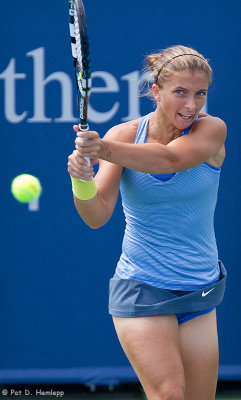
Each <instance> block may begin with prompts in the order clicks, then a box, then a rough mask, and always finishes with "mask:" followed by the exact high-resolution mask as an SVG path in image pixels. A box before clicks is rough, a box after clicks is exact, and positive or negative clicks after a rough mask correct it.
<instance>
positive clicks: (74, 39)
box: [69, 0, 91, 165]
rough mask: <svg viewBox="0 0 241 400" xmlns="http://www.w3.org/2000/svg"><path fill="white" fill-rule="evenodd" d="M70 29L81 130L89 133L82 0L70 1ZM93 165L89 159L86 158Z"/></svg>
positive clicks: (87, 63)
mask: <svg viewBox="0 0 241 400" xmlns="http://www.w3.org/2000/svg"><path fill="white" fill-rule="evenodd" d="M69 29H70V37H71V48H72V56H73V61H74V75H75V83H76V90H77V106H78V111H79V130H80V131H88V130H89V125H88V120H87V110H88V101H89V96H90V91H91V69H90V52H89V40H88V34H87V26H86V17H85V9H84V5H83V2H82V0H69ZM84 158H85V159H86V160H87V162H88V165H91V163H90V159H89V157H84Z"/></svg>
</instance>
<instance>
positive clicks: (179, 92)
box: [175, 89, 184, 94]
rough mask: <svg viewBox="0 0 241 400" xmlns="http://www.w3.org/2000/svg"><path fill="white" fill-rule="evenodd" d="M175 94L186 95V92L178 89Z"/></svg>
mask: <svg viewBox="0 0 241 400" xmlns="http://www.w3.org/2000/svg"><path fill="white" fill-rule="evenodd" d="M175 93H177V94H184V90H182V89H178V90H176V91H175Z"/></svg>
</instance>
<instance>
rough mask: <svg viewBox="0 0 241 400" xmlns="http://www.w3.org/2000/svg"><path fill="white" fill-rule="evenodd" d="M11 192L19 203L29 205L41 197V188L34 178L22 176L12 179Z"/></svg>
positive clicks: (27, 175) (26, 175)
mask: <svg viewBox="0 0 241 400" xmlns="http://www.w3.org/2000/svg"><path fill="white" fill-rule="evenodd" d="M11 192H12V195H13V197H14V198H15V199H16V200H18V201H20V202H21V203H29V202H30V201H33V200H35V199H37V198H38V197H39V196H40V195H41V192H42V187H41V183H40V182H39V180H38V178H36V177H35V176H33V175H29V174H22V175H18V176H16V178H14V179H13V181H12V184H11Z"/></svg>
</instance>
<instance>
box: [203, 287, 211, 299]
mask: <svg viewBox="0 0 241 400" xmlns="http://www.w3.org/2000/svg"><path fill="white" fill-rule="evenodd" d="M213 290H214V288H212V289H210V290H209V291H208V292H204V291H203V292H202V297H205V296H207V294H209V293H210V292H212V291H213Z"/></svg>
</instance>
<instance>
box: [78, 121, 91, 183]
mask: <svg viewBox="0 0 241 400" xmlns="http://www.w3.org/2000/svg"><path fill="white" fill-rule="evenodd" d="M79 130H80V131H81V132H85V131H88V130H89V125H88V124H87V125H81V124H79ZM82 139H85V140H87V138H82ZM83 158H84V159H85V160H86V161H87V165H88V166H89V167H90V166H91V162H90V158H89V157H83ZM80 181H81V182H89V181H85V180H84V179H80Z"/></svg>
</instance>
